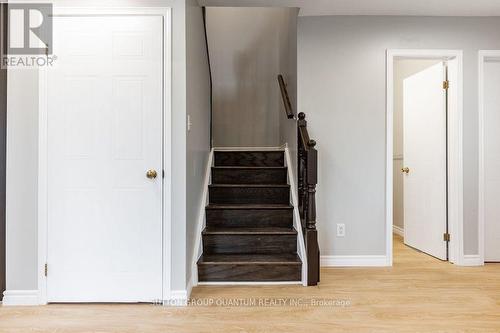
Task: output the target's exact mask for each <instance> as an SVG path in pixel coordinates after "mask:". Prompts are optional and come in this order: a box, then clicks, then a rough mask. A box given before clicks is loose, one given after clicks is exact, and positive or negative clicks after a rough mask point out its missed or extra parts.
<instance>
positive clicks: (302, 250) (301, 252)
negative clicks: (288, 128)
mask: <svg viewBox="0 0 500 333" xmlns="http://www.w3.org/2000/svg"><path fill="white" fill-rule="evenodd" d="M285 165H286V166H287V170H288V183H289V184H290V193H291V197H292V205H293V226H294V228H295V230H297V245H298V246H297V254H298V256H299V257H300V259H301V260H302V284H303V285H304V286H307V255H306V253H307V252H306V245H305V241H304V233H303V232H302V226H301V221H300V212H299V200H298V199H297V192H296V191H297V187H296V186H295V176H294V174H293V170H292V168H291V165H292V158H291V156H290V150H289V149H288V143H286V144H285Z"/></svg>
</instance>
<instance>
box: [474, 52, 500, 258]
mask: <svg viewBox="0 0 500 333" xmlns="http://www.w3.org/2000/svg"><path fill="white" fill-rule="evenodd" d="M488 58H498V59H500V50H479V53H478V113H479V170H478V171H479V174H478V181H479V184H478V222H477V223H478V250H479V264H480V265H483V264H484V224H485V220H484V196H485V193H484V191H485V186H484V63H485V62H486V60H487V59H488Z"/></svg>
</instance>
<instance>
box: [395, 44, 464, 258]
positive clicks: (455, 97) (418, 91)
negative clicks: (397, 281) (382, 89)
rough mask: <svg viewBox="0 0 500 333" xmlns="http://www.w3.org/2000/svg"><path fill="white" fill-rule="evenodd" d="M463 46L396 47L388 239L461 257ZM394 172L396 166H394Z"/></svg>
mask: <svg viewBox="0 0 500 333" xmlns="http://www.w3.org/2000/svg"><path fill="white" fill-rule="evenodd" d="M461 66H462V60H461V52H460V51H439V50H389V51H388V56H387V83H388V84H387V85H388V87H387V93H388V94H387V105H388V108H387V184H386V185H387V192H388V196H387V216H388V219H387V242H388V244H389V245H388V250H387V252H388V254H389V255H391V258H392V242H393V239H392V237H393V232H394V233H395V234H396V235H398V234H399V236H397V237H402V241H404V244H405V245H407V246H409V247H412V248H414V249H416V250H418V251H420V252H423V253H426V254H428V255H430V256H433V257H435V258H438V259H440V260H449V261H451V262H454V263H457V262H458V260H457V254H458V253H461V252H462V251H461V250H460V249H459V246H460V244H461V241H460V239H461V236H459V234H461V232H459V230H460V229H461V227H459V225H461V218H462V212H461V208H460V207H461V199H460V198H461V188H462V174H461V172H460V170H461V167H462V161H461V145H462V143H461V131H462V129H461V95H462V89H461ZM389 171H390V172H389Z"/></svg>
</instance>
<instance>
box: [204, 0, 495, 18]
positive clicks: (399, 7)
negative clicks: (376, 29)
mask: <svg viewBox="0 0 500 333" xmlns="http://www.w3.org/2000/svg"><path fill="white" fill-rule="evenodd" d="M198 2H199V4H200V5H201V6H221V7H299V8H300V9H301V10H300V14H299V15H300V16H317V15H408V16H500V0H198Z"/></svg>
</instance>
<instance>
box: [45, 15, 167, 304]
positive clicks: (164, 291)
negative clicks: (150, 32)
mask: <svg viewBox="0 0 500 333" xmlns="http://www.w3.org/2000/svg"><path fill="white" fill-rule="evenodd" d="M53 15H54V16H159V17H162V18H163V22H164V24H163V36H164V40H163V142H162V145H163V157H162V159H163V170H164V172H165V176H164V177H163V202H162V230H163V242H162V243H163V244H162V263H163V267H162V275H163V276H162V284H163V286H162V299H163V300H165V299H168V298H170V290H171V253H172V250H171V244H172V242H171V234H172V233H171V216H170V211H171V170H172V167H171V119H172V116H171V100H172V99H171V63H172V61H171V37H172V36H171V30H172V29H171V25H172V21H171V8H168V7H157V8H155V7H134V8H132V7H127V8H95V7H94V8H81V7H56V6H55V7H54V10H53ZM47 85H48V83H47V72H46V69H45V68H40V70H39V116H38V152H39V153H38V269H37V271H38V303H39V304H47V277H46V276H45V263H46V262H47V245H48V243H47V236H48V235H47V226H48V218H47V212H48V209H47V207H48V206H47V205H48V193H47V189H48V175H47V170H48V158H47V153H48V142H47V134H48V133H47V131H48V127H47ZM49 274H50V272H49Z"/></svg>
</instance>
